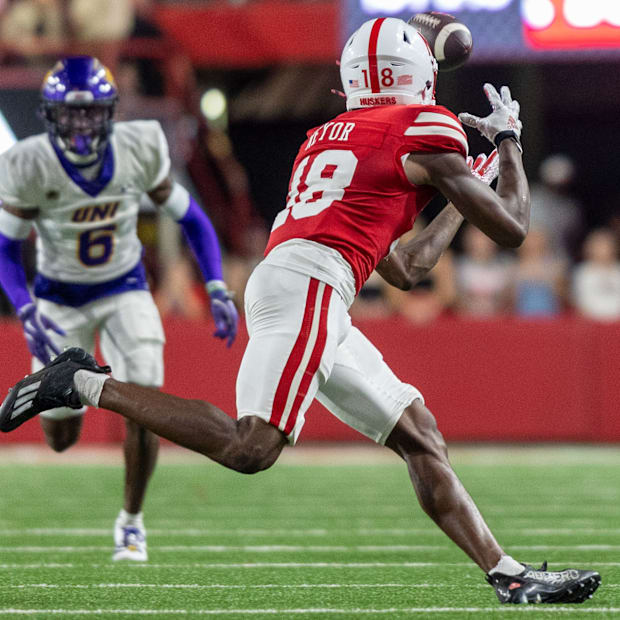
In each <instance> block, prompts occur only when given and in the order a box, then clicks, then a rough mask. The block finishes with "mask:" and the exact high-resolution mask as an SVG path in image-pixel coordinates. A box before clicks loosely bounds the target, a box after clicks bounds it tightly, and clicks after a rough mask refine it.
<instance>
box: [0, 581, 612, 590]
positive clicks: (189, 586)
mask: <svg viewBox="0 0 620 620" xmlns="http://www.w3.org/2000/svg"><path fill="white" fill-rule="evenodd" d="M462 587H463V586H462V584H456V583H284V584H282V583H263V584H247V585H246V584H220V583H210V584H203V583H93V584H64V583H62V584H58V583H28V584H19V585H6V586H4V585H0V590H30V589H33V590H91V589H92V590H107V589H123V588H126V589H135V588H151V589H154V590H157V589H164V590H295V589H299V590H313V589H327V590H339V589H353V590H355V589H360V590H363V589H366V588H423V589H432V588H437V589H442V590H443V589H445V588H459V589H460V588H462ZM467 587H468V588H480V589H484V590H488V588H489V586H488V585H487V584H485V583H476V584H470V585H468V586H467ZM610 588H614V589H616V588H620V584H617V583H606V584H605V589H610Z"/></svg>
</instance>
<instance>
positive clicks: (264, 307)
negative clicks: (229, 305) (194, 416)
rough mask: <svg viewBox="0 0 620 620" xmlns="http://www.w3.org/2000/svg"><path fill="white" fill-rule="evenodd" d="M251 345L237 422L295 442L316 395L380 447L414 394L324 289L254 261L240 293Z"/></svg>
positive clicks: (240, 386)
mask: <svg viewBox="0 0 620 620" xmlns="http://www.w3.org/2000/svg"><path fill="white" fill-rule="evenodd" d="M245 315H246V323H247V327H248V333H249V335H250V341H249V342H248V346H247V348H246V350H245V353H244V356H243V360H242V362H241V367H240V369H239V374H238V377H237V417H238V418H241V417H244V416H249V415H254V416H258V417H259V418H261V419H263V420H265V421H266V422H269V423H270V424H273V425H274V426H277V427H278V428H279V429H280V430H281V431H283V432H284V434H285V435H286V436H287V437H288V438H289V441H290V442H291V443H295V442H296V441H297V438H298V437H299V433H300V432H301V429H302V427H303V425H304V417H305V413H306V411H307V410H308V407H309V406H310V404H311V402H312V400H313V399H314V398H316V399H317V400H318V401H319V402H320V403H321V404H322V405H324V406H325V407H326V408H327V409H328V410H329V411H330V412H331V413H332V414H333V415H335V416H336V417H337V418H339V419H340V420H341V421H342V422H344V423H345V424H347V425H348V426H351V427H352V428H354V429H356V430H357V431H359V432H360V433H362V434H363V435H366V436H367V437H369V438H370V439H373V440H374V441H376V442H378V443H381V444H383V443H385V440H386V439H387V438H388V436H389V434H390V433H391V431H392V429H393V428H394V426H395V425H396V423H397V422H398V419H399V418H400V416H401V415H402V413H403V411H404V409H405V408H406V407H407V406H409V405H410V404H411V403H412V402H413V401H414V400H415V399H417V398H419V399H422V401H423V398H422V395H421V394H420V392H419V391H418V390H417V389H416V388H414V387H413V386H411V385H408V384H406V383H403V382H402V381H400V380H399V379H398V378H397V377H396V376H395V375H394V373H393V372H392V371H391V370H390V368H389V366H388V365H387V364H386V363H385V361H384V360H383V357H382V356H381V354H380V353H379V351H378V350H377V349H376V348H375V347H374V345H372V344H371V342H370V341H369V340H368V339H367V338H366V337H365V336H364V335H363V334H362V333H361V332H360V331H359V330H358V329H357V328H355V327H353V326H352V325H351V318H350V316H349V313H348V311H347V308H346V306H345V304H344V302H343V300H342V298H341V297H340V296H339V295H338V293H337V292H336V291H334V290H333V289H332V288H331V287H330V286H329V285H327V284H325V283H324V282H321V281H320V280H317V279H315V278H311V277H309V276H307V275H304V274H301V273H297V272H295V271H292V270H290V269H285V268H282V267H276V266H273V265H268V264H264V263H263V264H260V265H259V266H258V267H256V269H255V270H254V272H253V273H252V276H251V277H250V279H249V281H248V285H247V288H246V292H245Z"/></svg>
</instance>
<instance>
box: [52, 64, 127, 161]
mask: <svg viewBox="0 0 620 620" xmlns="http://www.w3.org/2000/svg"><path fill="white" fill-rule="evenodd" d="M117 100H118V92H117V89H116V83H115V82H114V78H113V77H112V74H111V73H110V71H109V69H108V68H107V67H105V66H104V65H102V64H101V63H100V62H99V61H98V60H97V59H96V58H93V57H92V56H71V57H69V58H65V59H63V60H60V61H59V62H57V63H56V65H55V66H54V68H53V69H52V70H51V71H49V72H48V73H47V75H46V76H45V79H44V80H43V85H42V87H41V116H42V118H43V122H44V123H45V128H46V129H47V132H48V134H49V136H50V140H51V141H52V143H53V144H54V145H55V146H56V147H57V148H59V149H60V150H61V151H62V153H63V154H64V155H65V156H66V157H67V158H68V159H69V160H70V161H71V162H72V163H74V164H75V165H78V166H80V165H82V166H89V165H92V164H93V163H95V162H96V161H97V160H99V159H100V158H101V156H102V155H103V152H104V150H105V147H106V145H107V142H108V139H109V137H110V134H111V132H112V117H113V116H114V108H115V106H116V102H117Z"/></svg>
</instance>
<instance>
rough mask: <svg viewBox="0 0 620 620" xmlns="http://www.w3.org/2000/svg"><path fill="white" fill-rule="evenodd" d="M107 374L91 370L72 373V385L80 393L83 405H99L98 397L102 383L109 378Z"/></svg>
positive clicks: (99, 396)
mask: <svg viewBox="0 0 620 620" xmlns="http://www.w3.org/2000/svg"><path fill="white" fill-rule="evenodd" d="M109 378H110V377H109V376H108V375H105V374H103V373H101V372H92V371H91V370H83V369H82V370H78V371H77V372H76V373H75V374H74V375H73V385H75V388H76V389H77V391H78V394H79V395H80V400H81V401H82V404H84V405H91V406H93V407H98V406H99V398H101V391H102V390H103V384H104V383H105V382H106V381H107V380H108V379H109Z"/></svg>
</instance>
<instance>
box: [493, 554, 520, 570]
mask: <svg viewBox="0 0 620 620" xmlns="http://www.w3.org/2000/svg"><path fill="white" fill-rule="evenodd" d="M522 572H523V564H520V563H519V562H517V561H516V560H515V559H514V558H512V557H511V556H509V555H503V556H502V557H501V558H500V560H499V562H498V563H497V565H496V566H494V567H493V568H492V569H491V570H490V571H489V575H492V574H493V573H502V575H518V574H519V573H522Z"/></svg>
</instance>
